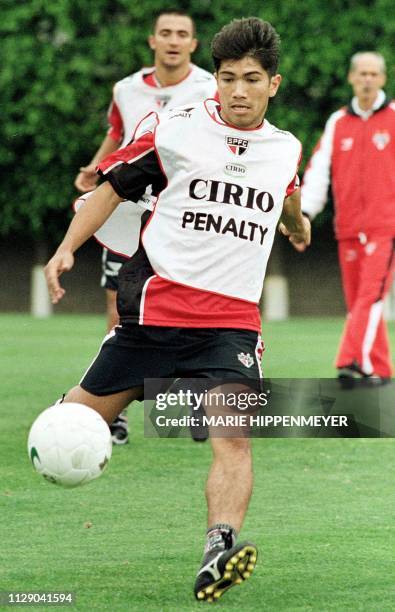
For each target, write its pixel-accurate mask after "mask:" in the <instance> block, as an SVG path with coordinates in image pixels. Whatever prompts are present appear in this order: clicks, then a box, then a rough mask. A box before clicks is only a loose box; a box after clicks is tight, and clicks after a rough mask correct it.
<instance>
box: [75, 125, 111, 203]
mask: <svg viewBox="0 0 395 612" xmlns="http://www.w3.org/2000/svg"><path fill="white" fill-rule="evenodd" d="M118 147H119V142H118V141H117V140H114V138H112V137H111V136H108V135H107V136H106V137H105V138H104V140H103V142H102V143H101V145H100V147H99V148H98V150H97V151H96V153H95V155H94V157H93V158H92V161H91V162H90V163H89V164H88V165H87V166H82V167H81V168H80V171H79V174H77V178H76V179H75V181H74V185H75V187H76V188H77V189H78V191H81V192H82V193H86V192H87V191H92V189H95V187H96V185H97V181H98V179H99V177H98V175H97V174H96V166H97V164H99V163H100V162H101V161H102V159H104V158H105V157H107V155H110V154H111V153H114V151H116V150H117V149H118Z"/></svg>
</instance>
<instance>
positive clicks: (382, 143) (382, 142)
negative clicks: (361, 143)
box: [372, 132, 391, 151]
mask: <svg viewBox="0 0 395 612" xmlns="http://www.w3.org/2000/svg"><path fill="white" fill-rule="evenodd" d="M372 140H373V143H374V144H375V145H376V147H377V149H378V150H379V151H382V150H383V149H385V147H386V146H387V144H388V143H389V142H390V140H391V136H390V135H389V132H375V134H373V138H372Z"/></svg>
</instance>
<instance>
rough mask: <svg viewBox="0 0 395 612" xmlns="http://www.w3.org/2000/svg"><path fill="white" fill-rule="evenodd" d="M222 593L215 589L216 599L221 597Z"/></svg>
mask: <svg viewBox="0 0 395 612" xmlns="http://www.w3.org/2000/svg"><path fill="white" fill-rule="evenodd" d="M221 595H222V593H221V591H215V593H214V599H219V598H220V597H221Z"/></svg>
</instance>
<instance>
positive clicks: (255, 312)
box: [46, 18, 310, 602]
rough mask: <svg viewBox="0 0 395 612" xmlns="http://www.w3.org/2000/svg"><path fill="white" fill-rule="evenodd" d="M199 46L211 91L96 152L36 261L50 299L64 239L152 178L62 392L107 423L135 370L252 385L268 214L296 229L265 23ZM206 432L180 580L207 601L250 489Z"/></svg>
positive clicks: (238, 575)
mask: <svg viewBox="0 0 395 612" xmlns="http://www.w3.org/2000/svg"><path fill="white" fill-rule="evenodd" d="M212 54H213V59H214V63H215V67H216V76H217V80H218V94H219V101H220V102H219V104H218V103H216V102H215V101H213V100H211V101H206V102H205V103H197V104H195V105H193V106H188V107H184V108H180V109H176V110H174V111H173V112H169V113H165V114H162V115H160V116H158V115H157V114H153V115H152V116H150V117H148V118H147V119H146V121H145V122H144V125H143V126H142V127H143V128H145V129H143V130H142V132H141V136H140V138H139V139H137V140H136V141H135V142H134V143H133V144H131V145H129V146H128V147H126V148H125V149H123V150H120V151H118V152H116V153H114V154H113V155H111V156H110V157H109V158H108V159H107V160H104V161H103V162H102V163H101V164H100V165H99V169H100V172H101V173H102V174H103V175H104V177H105V178H106V179H108V182H106V183H104V184H103V185H101V186H100V187H99V188H98V189H97V190H96V191H95V193H94V194H93V195H92V197H91V198H90V200H89V201H88V202H87V203H86V205H85V206H84V207H83V208H82V209H81V210H80V211H79V212H78V213H77V215H76V216H75V218H74V219H73V221H72V222H71V224H70V227H69V229H68V231H67V233H66V236H65V238H64V240H63V242H62V244H61V245H60V246H59V248H58V250H57V251H56V253H55V255H54V256H53V257H52V259H51V260H50V261H49V263H48V264H47V267H46V277H47V282H48V288H49V291H50V294H51V297H52V301H53V302H54V303H56V302H58V301H59V300H60V299H61V298H62V296H63V294H64V289H63V288H62V287H61V286H60V284H59V276H60V274H61V273H62V272H64V271H66V270H69V269H70V268H71V267H72V265H73V261H74V255H73V253H74V252H75V251H76V249H78V248H79V246H80V245H81V244H83V242H85V241H86V240H87V239H88V238H89V237H90V236H91V235H92V234H93V233H94V232H95V231H96V230H97V229H98V228H99V227H100V226H101V224H103V223H104V221H105V220H106V219H107V218H108V217H109V215H111V213H112V211H113V210H114V209H116V207H117V206H118V205H119V202H120V201H121V200H122V199H123V198H125V197H129V198H132V199H136V198H137V199H138V198H139V197H140V196H141V195H142V194H143V193H144V191H145V189H146V186H147V185H148V184H150V185H152V189H153V193H154V195H158V196H159V197H158V199H157V202H156V205H155V209H154V212H153V213H152V215H151V217H150V220H149V221H148V223H147V225H146V229H145V231H144V234H143V237H142V248H141V249H140V250H139V251H138V252H137V253H136V255H135V256H133V257H132V258H131V260H130V261H129V262H128V263H127V264H126V265H125V266H124V267H123V269H122V273H121V275H122V277H121V279H120V286H119V306H120V315H121V324H120V325H119V326H117V327H116V328H115V329H114V330H113V333H112V334H111V337H110V338H108V339H107V341H106V342H104V344H103V345H102V348H101V351H100V353H99V355H98V357H97V359H96V360H95V361H94V363H93V364H92V366H91V367H90V368H89V370H88V371H87V373H86V374H85V376H84V378H83V379H82V381H81V383H80V385H78V386H76V387H74V388H73V389H71V390H70V391H69V392H68V394H67V395H66V401H76V402H81V403H84V404H87V405H89V406H91V407H92V408H93V409H95V410H97V411H98V412H99V413H100V414H101V415H102V416H103V417H104V418H105V419H106V420H107V422H109V423H111V422H112V420H113V418H114V416H115V415H117V414H119V412H120V411H121V410H122V408H123V407H124V406H125V405H126V404H128V403H129V402H130V401H132V400H133V399H135V398H137V397H140V395H141V393H142V383H143V379H144V378H145V377H146V378H148V377H153V378H159V377H168V376H183V375H188V376H196V377H200V378H204V379H206V380H207V386H208V388H209V389H210V380H211V381H212V382H211V386H215V383H213V380H214V379H218V378H220V379H221V380H222V381H223V383H224V384H225V383H226V381H228V382H229V381H230V380H231V379H234V378H235V377H239V378H240V377H242V378H243V379H244V380H245V381H246V385H247V383H248V380H250V384H252V381H251V379H253V378H258V377H259V376H260V356H261V351H260V348H261V343H260V327H261V322H260V317H259V309H258V300H259V297H260V294H261V288H262V283H263V279H264V275H265V268H266V264H267V260H268V257H269V254H270V250H271V246H272V242H273V238H274V234H275V231H276V226H277V223H278V221H279V220H280V218H281V219H282V221H283V223H284V226H285V227H284V231H285V232H286V233H287V234H288V235H289V238H290V240H291V241H292V242H294V243H296V244H299V243H300V244H309V242H310V223H309V221H308V220H307V219H306V218H304V217H303V216H302V214H301V207H300V195H299V189H298V187H297V175H296V172H297V167H298V163H299V160H300V152H301V145H300V143H299V141H298V140H297V139H296V138H294V137H293V136H292V135H291V134H290V133H289V132H284V131H281V130H279V129H277V128H276V127H275V126H272V125H270V123H269V122H268V121H267V120H266V119H265V120H264V115H265V112H266V108H267V105H268V101H269V98H271V97H273V96H274V95H275V94H276V92H277V89H278V87H279V85H280V82H281V76H280V75H279V74H277V68H278V56H279V37H278V35H277V33H276V32H275V30H274V29H273V27H272V26H271V25H270V24H269V23H267V22H263V21H261V20H260V19H257V18H250V19H241V20H235V21H233V22H231V23H230V24H229V25H228V26H226V27H225V28H223V29H222V30H221V32H219V33H218V34H217V35H216V36H215V38H214V40H213V44H212ZM241 159H242V160H243V161H242V163H241V161H240V160H241ZM229 172H231V176H229ZM232 173H233V174H232ZM175 237H176V239H174V238H175ZM185 262H186V265H185ZM225 386H226V385H225ZM247 386H248V385H247ZM220 389H222V387H220ZM210 441H211V445H212V450H213V462H212V466H211V468H210V472H209V476H208V480H207V485H206V499H207V505H208V530H207V540H206V547H205V553H204V558H203V562H202V566H201V568H200V570H199V572H198V575H197V577H196V582H195V589H194V590H195V596H196V598H197V599H198V600H206V601H209V602H210V601H215V600H216V599H218V598H219V597H220V596H221V595H222V593H223V592H224V591H226V590H227V589H228V588H230V587H232V586H234V585H236V584H240V583H241V582H243V580H245V579H246V578H248V577H249V576H250V574H251V572H252V571H253V569H254V566H255V563H256V558H257V549H256V546H255V545H254V544H252V543H249V542H240V543H237V542H236V539H237V534H238V532H239V530H240V528H241V526H242V523H243V519H244V516H245V513H246V511H247V507H248V503H249V499H250V496H251V492H252V459H251V449H250V441H249V439H248V438H247V437H237V438H232V437H213V436H212V437H211V438H210ZM169 477H171V475H169ZM187 537H188V534H187Z"/></svg>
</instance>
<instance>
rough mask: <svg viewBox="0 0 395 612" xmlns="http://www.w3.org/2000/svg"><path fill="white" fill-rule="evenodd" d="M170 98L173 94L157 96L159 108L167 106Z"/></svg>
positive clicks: (156, 100)
mask: <svg viewBox="0 0 395 612" xmlns="http://www.w3.org/2000/svg"><path fill="white" fill-rule="evenodd" d="M170 98H171V96H168V95H167V96H166V95H160V96H156V98H155V102H156V105H157V106H158V107H159V108H165V106H166V104H167V103H168V102H169V100H170Z"/></svg>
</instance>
